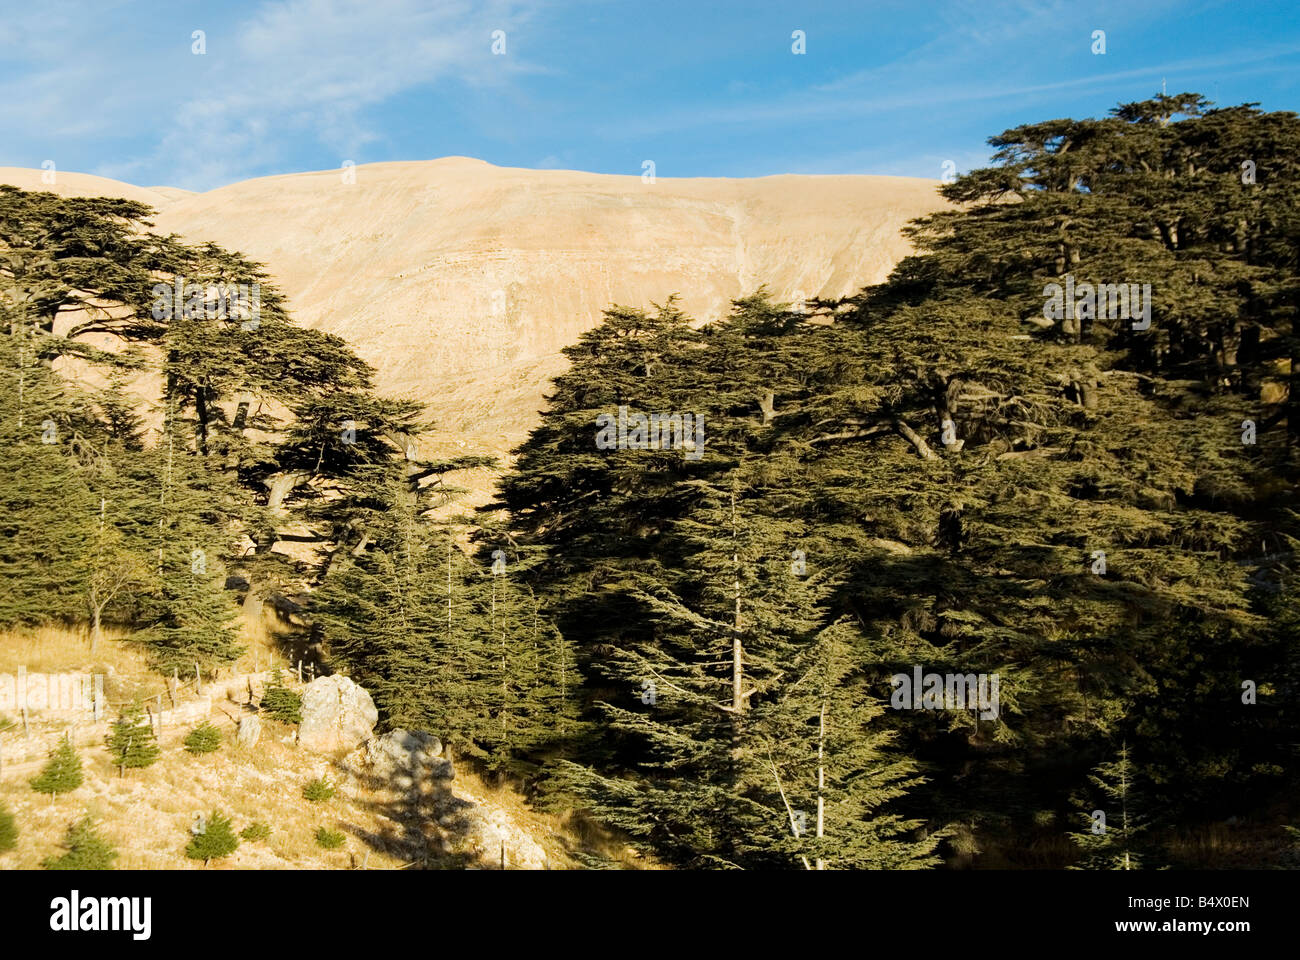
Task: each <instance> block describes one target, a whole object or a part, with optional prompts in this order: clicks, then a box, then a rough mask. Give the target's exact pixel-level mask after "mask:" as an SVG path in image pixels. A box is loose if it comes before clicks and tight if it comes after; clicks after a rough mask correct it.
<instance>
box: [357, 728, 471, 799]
mask: <svg viewBox="0 0 1300 960" xmlns="http://www.w3.org/2000/svg"><path fill="white" fill-rule="evenodd" d="M362 763H363V764H365V767H366V770H367V772H368V773H369V775H370V776H371V777H374V778H375V779H376V780H378V781H380V782H381V783H383V784H385V785H387V786H388V787H390V788H391V789H394V790H405V791H414V790H418V789H419V788H420V787H421V785H423V784H425V783H429V782H431V781H435V780H451V779H454V778H455V776H456V774H455V771H454V770H453V769H452V765H451V761H450V760H449V759H447V758H446V757H444V756H443V749H442V741H441V740H439V739H438V738H437V737H435V736H434V735H433V734H431V733H426V732H424V731H423V730H390V731H389V732H388V733H385V734H383V735H382V736H378V737H372V738H371V739H370V740H367V741H366V747H365V753H364V755H363V757H362Z"/></svg>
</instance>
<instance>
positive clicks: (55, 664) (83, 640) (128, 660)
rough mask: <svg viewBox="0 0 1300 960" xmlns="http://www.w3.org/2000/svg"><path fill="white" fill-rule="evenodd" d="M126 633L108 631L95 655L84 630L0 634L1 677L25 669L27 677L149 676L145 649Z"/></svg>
mask: <svg viewBox="0 0 1300 960" xmlns="http://www.w3.org/2000/svg"><path fill="white" fill-rule="evenodd" d="M129 636H130V634H129V633H128V632H127V631H123V630H115V629H111V628H110V629H105V630H104V636H103V638H102V639H101V640H100V641H99V645H98V647H97V649H96V650H95V653H94V654H93V655H92V654H91V652H90V634H89V632H88V631H86V630H83V629H69V628H68V627H60V626H48V627H31V628H27V629H20V630H6V631H4V632H0V673H13V672H14V671H15V670H17V668H18V667H26V668H27V672H28V673H71V672H85V673H109V672H110V668H111V672H113V673H117V674H119V675H121V676H124V677H145V676H147V675H148V674H149V667H148V664H147V663H146V662H145V654H144V649H143V647H142V646H141V645H140V644H137V643H132V642H130V640H129V639H128V638H129Z"/></svg>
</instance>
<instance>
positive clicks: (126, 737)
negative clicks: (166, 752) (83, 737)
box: [107, 700, 161, 774]
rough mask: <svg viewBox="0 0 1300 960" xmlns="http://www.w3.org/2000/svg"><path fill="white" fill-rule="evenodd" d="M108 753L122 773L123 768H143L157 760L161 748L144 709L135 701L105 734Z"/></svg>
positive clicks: (124, 770)
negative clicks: (106, 735) (106, 734)
mask: <svg viewBox="0 0 1300 960" xmlns="http://www.w3.org/2000/svg"><path fill="white" fill-rule="evenodd" d="M107 742H108V755H109V757H110V758H112V761H113V765H114V766H116V767H118V768H119V769H120V770H121V772H122V773H123V774H125V773H126V768H127V767H131V768H132V769H137V768H141V767H147V766H150V765H151V764H153V763H154V762H155V761H157V759H158V757H159V754H160V752H161V751H159V749H158V740H157V738H156V737H155V736H154V733H153V724H151V723H150V722H149V720H148V718H147V717H145V715H144V708H143V707H141V706H140V702H139V701H138V700H137V701H135V702H134V703H131V704H130V705H128V706H127V707H126V708H125V709H124V710H123V711H122V712H121V714H119V715H118V718H117V719H116V720H114V721H113V728H112V729H111V730H110V731H109V733H108V741H107Z"/></svg>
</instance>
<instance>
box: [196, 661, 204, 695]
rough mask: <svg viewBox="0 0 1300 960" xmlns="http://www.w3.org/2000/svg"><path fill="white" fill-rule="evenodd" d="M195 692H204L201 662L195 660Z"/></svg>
mask: <svg viewBox="0 0 1300 960" xmlns="http://www.w3.org/2000/svg"><path fill="white" fill-rule="evenodd" d="M194 692H195V693H199V694H201V693H203V676H202V674H200V673H199V662H198V661H197V660H195V661H194Z"/></svg>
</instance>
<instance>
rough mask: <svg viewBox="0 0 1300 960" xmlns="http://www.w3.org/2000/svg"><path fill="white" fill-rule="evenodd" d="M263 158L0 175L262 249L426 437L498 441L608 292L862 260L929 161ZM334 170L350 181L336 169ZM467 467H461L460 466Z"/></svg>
mask: <svg viewBox="0 0 1300 960" xmlns="http://www.w3.org/2000/svg"><path fill="white" fill-rule="evenodd" d="M347 172H348V173H350V174H351V175H352V176H351V178H349V177H347V176H345V172H344V171H338V170H333V171H325V172H318V173H301V174H291V175H286V176H275V177H265V178H261V179H257V180H248V181H244V182H242V183H236V184H232V185H230V186H227V187H222V188H220V189H217V190H212V191H209V192H207V193H200V194H195V193H187V192H185V191H181V190H175V189H171V188H165V187H158V188H149V189H145V188H139V187H133V186H130V185H127V184H121V183H117V182H115V181H112V180H105V179H103V178H99V177H91V176H87V175H81V174H71V173H63V172H60V173H59V174H58V178H57V179H58V184H57V186H55V187H53V188H51V187H49V186H44V185H42V183H41V171H39V170H15V169H3V168H0V182H8V183H14V184H16V185H18V186H21V187H24V188H27V189H55V190H57V191H58V192H61V193H69V194H83V195H84V194H102V195H114V196H125V197H130V198H132V199H138V200H142V201H143V202H146V203H149V204H151V205H153V206H154V207H155V208H156V209H157V210H158V211H159V212H158V214H157V216H156V218H155V219H156V223H157V227H158V229H159V230H160V231H163V232H176V233H179V234H181V235H183V236H185V237H187V238H189V239H192V240H200V239H202V240H213V241H215V242H217V243H220V244H222V245H223V246H226V247H229V248H232V249H237V250H241V251H243V252H244V253H245V254H247V255H249V256H251V257H252V258H254V259H256V260H260V261H262V262H264V263H266V264H267V265H268V267H269V269H270V272H271V273H272V274H273V275H274V276H275V277H276V278H277V280H278V281H279V283H280V285H281V286H282V288H283V289H284V290H285V292H286V293H287V294H288V296H289V299H290V304H291V307H292V309H293V312H294V315H295V317H296V318H297V320H298V321H299V322H300V323H303V324H305V325H307V326H311V327H315V328H318V329H321V330H327V331H330V332H332V333H337V334H339V335H341V336H343V337H345V338H347V339H348V340H349V341H350V342H351V343H352V344H353V345H354V346H355V348H356V349H357V350H358V352H359V353H360V354H361V355H362V356H363V357H365V358H366V359H367V360H368V361H370V362H371V363H372V364H374V365H375V367H376V368H377V369H378V371H379V385H380V387H381V389H383V390H384V391H385V392H389V393H393V394H398V395H406V396H412V397H415V398H417V399H419V400H422V401H424V402H427V403H428V404H429V406H430V412H431V414H432V415H433V417H434V418H435V419H436V420H437V422H438V426H439V429H438V431H437V435H436V436H435V437H434V438H431V441H432V447H433V449H436V450H438V452H446V450H447V446H448V445H450V447H452V448H455V449H459V450H461V451H465V452H489V453H496V454H502V453H504V452H505V451H506V450H507V449H508V448H509V447H510V446H511V445H513V444H514V443H517V442H518V441H519V440H521V439H522V438H523V436H524V435H525V433H526V431H527V430H528V428H529V427H530V426H531V425H532V424H533V423H534V422H535V415H536V411H537V409H538V407H539V405H540V404H541V402H542V395H543V393H544V390H545V386H546V382H547V380H548V378H549V377H551V376H552V375H554V374H555V373H557V372H558V371H559V370H561V369H562V368H563V363H564V361H563V358H562V357H561V356H560V354H559V351H560V349H561V348H562V347H564V346H565V345H567V344H570V343H572V342H573V341H574V340H576V339H577V337H578V336H579V335H580V334H581V333H582V332H583V331H585V330H587V329H589V328H591V327H592V326H594V325H595V324H596V323H598V322H599V319H600V315H601V311H602V310H603V309H605V308H606V307H607V306H609V305H610V304H611V303H615V302H617V303H624V304H629V305H634V306H649V305H650V303H651V302H662V301H663V300H665V299H666V298H667V297H668V296H669V295H671V294H673V293H680V294H681V295H682V303H683V308H684V309H685V310H686V311H687V312H688V313H690V314H692V315H694V316H696V317H697V318H699V319H701V320H704V319H711V318H714V317H717V316H719V315H721V314H723V313H725V312H726V310H727V308H728V303H729V301H730V300H731V299H732V298H735V297H738V296H742V295H744V294H747V293H750V292H752V291H753V290H754V289H755V288H756V287H757V286H758V285H759V284H762V283H766V284H767V285H768V287H769V289H770V290H771V291H772V292H773V293H774V294H775V295H776V296H778V297H780V298H782V299H798V298H802V297H811V296H816V295H822V296H835V295H840V294H844V293H848V292H851V291H853V290H855V289H857V288H858V287H860V286H862V285H863V284H865V283H871V282H875V281H878V280H880V279H882V278H883V277H884V276H885V275H886V274H887V273H888V271H889V269H890V268H891V267H892V266H893V264H894V263H895V262H896V261H897V260H898V259H899V258H900V257H902V256H903V255H904V254H905V253H906V252H907V250H908V247H907V244H906V242H905V241H904V240H903V238H902V237H901V236H900V233H899V230H900V228H901V227H902V226H903V225H904V224H905V223H906V222H907V221H908V220H909V219H911V218H913V217H916V216H920V215H922V214H925V213H927V212H930V211H932V210H935V209H937V208H939V207H940V206H941V205H942V201H941V200H940V198H939V197H938V194H937V192H936V189H935V187H936V184H935V183H934V182H933V181H929V180H918V179H909V178H902V177H867V176H777V177H763V178H760V179H750V180H744V179H680V180H678V179H664V178H659V179H658V180H657V181H656V182H654V183H645V182H643V181H642V179H641V177H639V176H609V175H601V174H591V173H581V172H577V171H569V170H524V169H513V168H503V167H495V166H492V165H491V164H488V163H484V162H482V161H479V160H471V159H467V158H464V157H447V158H444V159H441V160H432V161H426V162H412V163H379V164H371V165H368V166H361V167H356V168H355V169H353V170H351V171H347ZM348 179H352V180H353V181H354V182H347V181H348ZM476 486H477V484H476Z"/></svg>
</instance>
